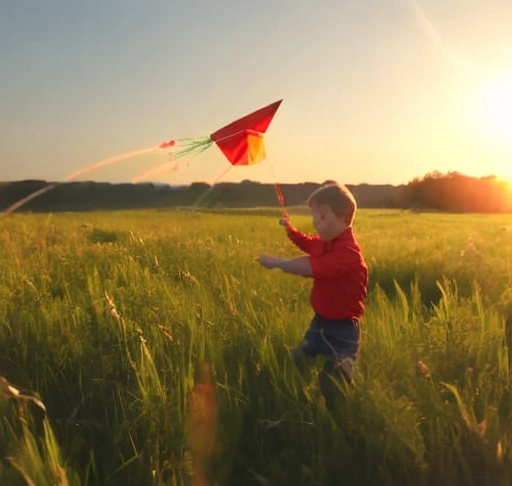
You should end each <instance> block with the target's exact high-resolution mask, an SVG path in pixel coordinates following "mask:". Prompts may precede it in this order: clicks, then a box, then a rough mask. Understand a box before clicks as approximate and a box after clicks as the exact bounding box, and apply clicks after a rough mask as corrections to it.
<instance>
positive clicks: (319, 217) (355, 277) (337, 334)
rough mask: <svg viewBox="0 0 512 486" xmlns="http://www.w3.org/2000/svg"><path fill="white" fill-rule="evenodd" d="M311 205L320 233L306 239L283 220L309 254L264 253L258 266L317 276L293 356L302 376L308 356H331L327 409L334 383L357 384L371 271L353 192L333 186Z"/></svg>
mask: <svg viewBox="0 0 512 486" xmlns="http://www.w3.org/2000/svg"><path fill="white" fill-rule="evenodd" d="M308 205H309V208H310V210H311V215H312V217H313V226H314V228H315V230H316V232H317V235H315V236H309V235H306V234H304V233H302V232H300V231H298V230H297V229H296V228H294V227H293V226H292V225H291V224H290V222H289V221H288V220H281V221H280V224H281V225H283V226H284V227H285V228H286V232H287V235H288V237H289V238H290V240H291V241H292V242H293V243H294V244H295V245H296V246H297V247H298V248H300V249H301V250H302V251H303V252H305V253H307V256H303V257H299V258H293V259H283V258H277V257H273V256H269V255H260V257H259V262H260V264H261V265H263V266H264V267H266V268H270V269H272V268H279V269H281V270H282V271H284V272H287V273H291V274H295V275H301V276H304V277H312V278H313V288H312V291H311V305H312V307H313V311H314V313H315V314H314V316H313V319H312V321H311V324H310V326H309V329H308V331H307V332H306V334H305V336H304V338H303V339H302V341H301V342H300V344H299V345H298V346H297V347H296V348H295V349H293V351H292V356H293V359H294V361H295V363H296V365H297V367H298V368H299V370H300V371H301V372H303V371H304V367H305V358H306V357H315V356H317V355H324V356H326V361H325V364H324V367H323V370H322V371H321V372H320V374H319V377H318V379H319V386H320V390H321V392H322V394H323V395H324V397H325V400H326V405H327V407H328V408H329V409H332V407H333V406H334V403H333V401H334V397H335V395H336V385H335V384H334V383H333V379H337V378H341V377H343V378H345V380H347V382H349V383H350V382H351V381H352V374H353V371H354V366H355V362H356V358H357V353H358V350H359V338H360V330H359V320H360V319H361V317H362V315H363V312H364V302H365V298H366V291H367V283H368V268H367V266H366V263H365V261H364V258H363V255H362V252H361V248H360V246H359V244H358V243H357V240H356V238H355V236H354V231H353V228H352V222H353V220H354V215H355V212H356V209H357V204H356V201H355V199H354V196H353V195H352V193H351V192H350V191H349V190H348V189H347V188H346V187H345V186H343V185H340V184H337V183H328V184H325V185H323V186H321V187H320V188H319V189H318V190H316V191H315V192H314V193H313V194H312V195H311V196H310V197H309V200H308Z"/></svg>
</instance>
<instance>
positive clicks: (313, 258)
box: [287, 226, 368, 319]
mask: <svg viewBox="0 0 512 486" xmlns="http://www.w3.org/2000/svg"><path fill="white" fill-rule="evenodd" d="M287 233H288V236H289V238H290V239H291V240H292V241H293V243H295V245H297V246H298V247H299V248H300V249H301V250H302V251H304V252H306V253H307V254H308V255H309V262H310V264H311V269H312V270H313V289H312V291H311V305H312V306H313V310H314V311H315V312H316V313H317V314H319V315H321V316H322V317H324V318H325V319H350V318H356V319H359V318H361V316H362V315H363V312H364V301H365V298H366V292H367V285H368V267H367V266H366V263H365V261H364V258H363V255H362V253H361V247H360V246H359V244H358V243H357V241H356V239H355V236H354V231H353V230H352V227H349V228H347V229H346V230H345V231H343V232H342V233H341V234H339V235H338V236H337V237H336V238H334V239H333V240H330V241H323V240H322V239H321V238H320V236H318V235H316V236H309V235H306V234H304V233H301V232H300V231H298V230H297V229H295V228H293V227H292V226H288V227H287Z"/></svg>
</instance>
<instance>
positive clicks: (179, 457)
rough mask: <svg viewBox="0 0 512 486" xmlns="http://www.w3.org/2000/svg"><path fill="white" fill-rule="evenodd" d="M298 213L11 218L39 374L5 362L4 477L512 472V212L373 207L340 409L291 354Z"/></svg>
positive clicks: (230, 481)
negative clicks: (350, 369) (357, 327)
mask: <svg viewBox="0 0 512 486" xmlns="http://www.w3.org/2000/svg"><path fill="white" fill-rule="evenodd" d="M278 218H279V211H277V210H272V209H268V210H267V209H266V210H263V209H262V210H244V211H242V210H238V211H237V210H232V211H229V212H223V211H209V212H208V211H198V210H196V211H194V210H185V209H183V210H178V209H176V210H169V211H140V212H137V211H133V212H112V213H81V214H53V215H31V214H12V215H9V216H4V217H3V218H0V245H1V248H2V251H1V253H0V276H1V278H0V345H1V349H2V353H1V354H0V375H1V376H3V377H4V378H5V379H6V380H8V381H9V382H11V383H12V384H13V385H15V386H16V387H18V388H19V389H20V390H22V391H21V394H20V396H18V397H15V396H14V397H13V392H12V389H10V388H9V387H8V386H7V385H6V383H0V407H1V409H2V417H3V418H2V421H1V423H0V454H1V456H2V461H1V463H0V484H5V485H9V486H18V485H20V486H21V485H23V486H50V485H51V486H56V485H58V486H66V485H69V486H75V485H82V486H85V485H94V486H100V485H108V486H110V485H123V486H124V485H127V486H132V485H133V486H164V485H172V486H181V485H189V484H191V485H194V486H206V485H207V484H208V485H214V484H217V485H218V486H228V485H233V486H234V485H245V484H254V485H294V486H295V485H296V486H301V485H304V486H305V485H318V486H320V485H322V486H323V485H339V484H346V485H351V486H363V485H364V486H372V485H379V486H382V485H420V486H430V485H439V484H444V485H450V486H458V485H461V486H462V485H464V486H470V485H475V486H476V485H478V486H482V485H492V486H502V485H503V486H504V485H509V484H511V481H512V467H511V464H512V462H511V461H512V396H511V382H510V376H509V370H510V357H509V346H510V345H511V342H512V286H511V283H512V226H511V225H512V216H507V215H500V216H497V215H496V216H489V215H485V216H484V215H448V214H428V213H424V214H414V213H409V212H400V211H386V210H382V211H381V210H361V211H360V212H359V214H358V216H357V220H356V224H355V229H356V234H357V235H358V238H359V241H360V243H361V246H362V247H363V250H364V253H365V256H366V259H367V262H368V265H369V268H370V285H369V295H368V301H367V311H366V314H365V318H364V321H363V324H362V349H361V354H360V358H359V361H358V365H357V370H356V376H355V386H354V387H351V388H347V387H343V386H341V389H340V392H341V393H342V395H343V399H342V400H341V401H340V410H339V412H338V413H337V414H336V415H335V416H331V415H330V414H329V413H328V412H327V411H326V409H325V405H324V403H323V399H322V398H321V396H320V394H319V392H318V389H317V384H316V377H315V372H314V370H315V368H316V367H319V366H320V365H321V363H319V362H316V363H312V372H311V376H310V377H308V378H306V379H303V378H301V377H300V376H299V375H298V373H297V372H296V370H295V369H294V366H293V363H292V362H291V360H290V357H289V348H290V347H292V346H294V345H295V344H296V343H297V342H298V340H299V339H300V338H301V336H302V334H303V333H304V332H305V330H306V328H307V325H308V323H309V320H310V317H311V310H310V306H309V290H310V285H311V281H310V280H308V279H304V278H301V277H294V276H290V275H286V274H284V273H281V272H279V271H277V270H274V271H268V270H265V269H263V268H261V267H260V266H259V265H258V263H257V256H258V255H259V254H260V253H270V254H277V255H283V256H285V255H289V256H294V255H297V254H298V253H297V251H296V250H295V249H294V248H293V246H292V244H291V243H290V242H288V241H287V239H286V237H285V235H284V232H283V230H282V228H280V227H279V226H278V225H277V221H278ZM292 221H293V223H294V224H295V225H296V226H297V227H299V228H300V229H302V230H305V231H312V226H311V222H310V219H309V217H308V216H307V214H306V213H305V212H304V211H299V210H296V211H295V212H293V211H292ZM208 376H209V378H208ZM24 389H27V390H31V391H37V392H38V393H39V394H40V397H41V399H42V401H43V402H44V405H45V406H46V410H47V413H46V414H43V413H41V411H40V410H39V408H38V407H37V405H35V404H34V403H33V400H30V399H25V398H23V397H24V396H25V395H27V396H28V395H30V392H28V391H27V392H25V391H23V390H24ZM14 395H16V394H15V393H14Z"/></svg>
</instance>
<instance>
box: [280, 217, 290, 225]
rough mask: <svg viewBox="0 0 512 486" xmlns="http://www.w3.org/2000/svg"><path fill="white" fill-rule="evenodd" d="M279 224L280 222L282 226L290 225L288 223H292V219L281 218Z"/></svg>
mask: <svg viewBox="0 0 512 486" xmlns="http://www.w3.org/2000/svg"><path fill="white" fill-rule="evenodd" d="M279 224H280V225H281V226H288V225H289V224H290V220H289V219H285V218H281V219H280V220H279Z"/></svg>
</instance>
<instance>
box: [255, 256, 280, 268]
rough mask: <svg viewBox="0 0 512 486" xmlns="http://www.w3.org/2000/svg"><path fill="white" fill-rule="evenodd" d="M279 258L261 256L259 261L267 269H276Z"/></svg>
mask: <svg viewBox="0 0 512 486" xmlns="http://www.w3.org/2000/svg"><path fill="white" fill-rule="evenodd" d="M278 260H279V258H276V257H273V256H270V255H260V256H259V258H258V261H259V262H260V265H262V266H264V267H265V268H276V267H277V262H278Z"/></svg>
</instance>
